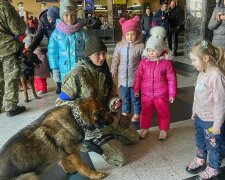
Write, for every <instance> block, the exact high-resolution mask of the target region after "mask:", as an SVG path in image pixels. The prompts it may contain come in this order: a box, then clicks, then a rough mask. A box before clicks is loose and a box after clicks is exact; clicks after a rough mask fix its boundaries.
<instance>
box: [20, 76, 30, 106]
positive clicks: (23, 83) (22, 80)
mask: <svg viewBox="0 0 225 180" xmlns="http://www.w3.org/2000/svg"><path fill="white" fill-rule="evenodd" d="M20 81H21V84H22V87H23V92H24V97H25V99H24V102H29V98H28V93H27V89H28V88H27V83H26V78H25V77H23V76H21V77H20Z"/></svg>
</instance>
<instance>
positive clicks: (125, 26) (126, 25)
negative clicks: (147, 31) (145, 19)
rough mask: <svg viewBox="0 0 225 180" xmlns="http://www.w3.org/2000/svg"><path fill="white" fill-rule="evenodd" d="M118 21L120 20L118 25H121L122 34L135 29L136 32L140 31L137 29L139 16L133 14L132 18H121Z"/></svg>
mask: <svg viewBox="0 0 225 180" xmlns="http://www.w3.org/2000/svg"><path fill="white" fill-rule="evenodd" d="M119 22H120V25H121V26H122V32H123V35H124V36H125V35H126V33H127V32H129V31H135V32H137V33H139V32H140V30H139V23H140V17H139V16H134V17H133V19H129V20H126V19H125V18H121V19H120V20H119Z"/></svg>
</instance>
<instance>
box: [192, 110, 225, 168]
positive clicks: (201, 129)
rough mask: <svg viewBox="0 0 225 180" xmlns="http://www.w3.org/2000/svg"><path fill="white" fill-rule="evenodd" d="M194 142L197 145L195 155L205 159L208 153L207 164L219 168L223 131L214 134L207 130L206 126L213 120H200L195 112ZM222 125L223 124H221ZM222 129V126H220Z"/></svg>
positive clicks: (211, 124)
mask: <svg viewBox="0 0 225 180" xmlns="http://www.w3.org/2000/svg"><path fill="white" fill-rule="evenodd" d="M194 125H195V142H196V145H197V149H198V150H197V157H198V158H201V159H205V160H206V159H207V153H208V155H209V166H210V167H211V168H213V169H217V170H219V168H220V165H221V162H222V141H223V136H224V132H223V131H222V132H221V134H219V135H215V134H212V133H210V132H208V128H211V127H212V126H213V122H208V121H203V120H201V119H200V118H199V117H198V116H197V114H196V115H195V122H194ZM223 126H224V124H223ZM221 129H222V130H223V129H224V128H223V127H222V128H221Z"/></svg>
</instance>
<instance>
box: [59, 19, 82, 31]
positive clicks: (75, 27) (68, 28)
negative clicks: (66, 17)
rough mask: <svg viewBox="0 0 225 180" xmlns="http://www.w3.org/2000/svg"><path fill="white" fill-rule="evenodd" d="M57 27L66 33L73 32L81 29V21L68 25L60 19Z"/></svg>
mask: <svg viewBox="0 0 225 180" xmlns="http://www.w3.org/2000/svg"><path fill="white" fill-rule="evenodd" d="M56 28H57V29H58V30H59V31H60V32H63V33H65V34H73V33H75V32H76V31H79V30H80V28H81V25H80V23H76V24H74V25H67V24H66V23H64V22H63V21H60V22H58V23H57V24H56Z"/></svg>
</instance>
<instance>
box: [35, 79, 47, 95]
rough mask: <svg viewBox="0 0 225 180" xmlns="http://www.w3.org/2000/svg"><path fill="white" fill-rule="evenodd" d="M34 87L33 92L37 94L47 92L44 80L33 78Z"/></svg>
mask: <svg viewBox="0 0 225 180" xmlns="http://www.w3.org/2000/svg"><path fill="white" fill-rule="evenodd" d="M34 86H35V90H36V91H37V92H38V91H42V92H47V82H46V78H38V77H35V78H34Z"/></svg>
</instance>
